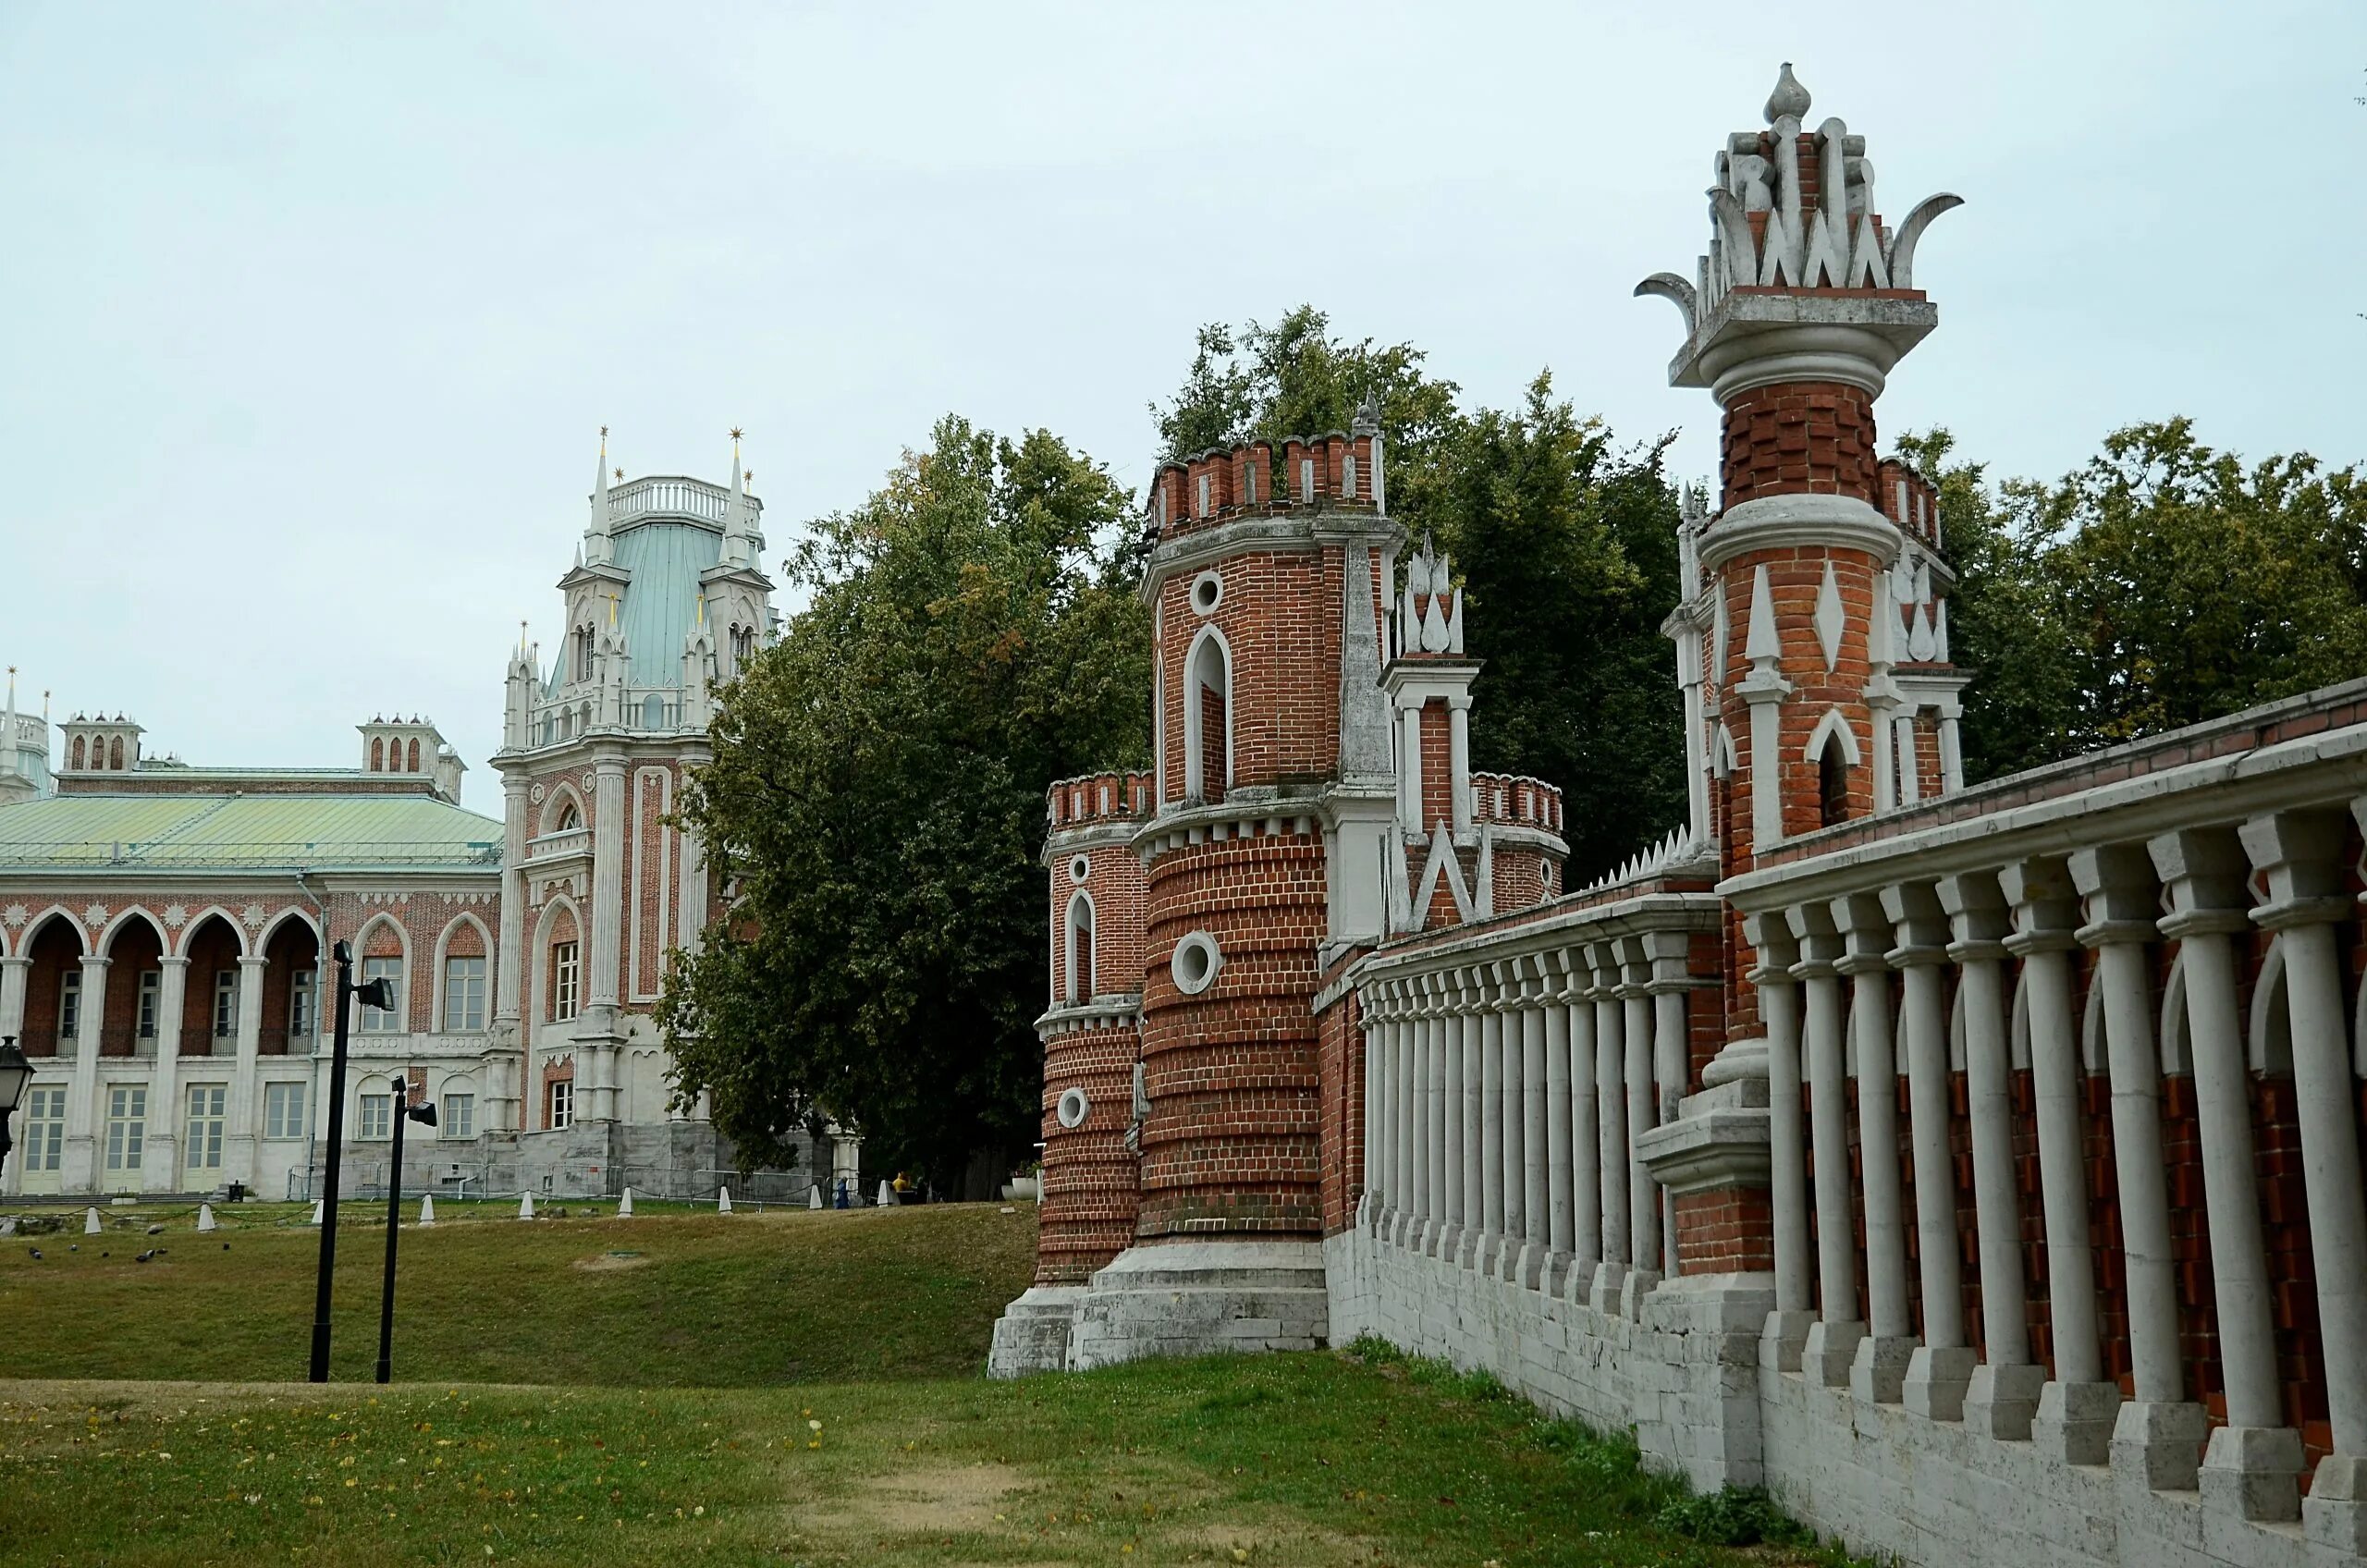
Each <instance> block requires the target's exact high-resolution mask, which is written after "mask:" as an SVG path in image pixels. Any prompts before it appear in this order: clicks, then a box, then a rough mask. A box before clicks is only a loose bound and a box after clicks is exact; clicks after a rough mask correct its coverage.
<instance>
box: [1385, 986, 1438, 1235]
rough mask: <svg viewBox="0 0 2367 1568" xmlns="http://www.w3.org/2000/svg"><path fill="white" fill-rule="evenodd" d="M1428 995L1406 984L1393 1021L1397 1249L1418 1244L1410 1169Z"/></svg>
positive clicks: (1417, 1141)
mask: <svg viewBox="0 0 2367 1568" xmlns="http://www.w3.org/2000/svg"><path fill="white" fill-rule="evenodd" d="M1428 1006H1429V989H1428V987H1427V986H1423V985H1421V984H1420V983H1419V982H1414V981H1409V982H1407V983H1406V985H1405V986H1404V988H1403V990H1402V991H1401V992H1400V996H1399V1012H1398V1018H1397V1135H1396V1138H1395V1140H1394V1143H1393V1146H1392V1150H1391V1153H1392V1156H1393V1157H1394V1164H1395V1167H1396V1171H1397V1175H1396V1178H1395V1185H1394V1187H1393V1189H1392V1192H1391V1194H1390V1205H1391V1207H1392V1208H1394V1209H1395V1210H1396V1219H1393V1220H1392V1222H1391V1224H1390V1228H1389V1233H1390V1235H1391V1236H1392V1238H1393V1239H1394V1240H1395V1241H1396V1243H1397V1244H1398V1245H1399V1246H1401V1247H1411V1246H1415V1245H1417V1244H1418V1243H1419V1242H1420V1236H1419V1233H1418V1231H1417V1227H1418V1226H1419V1224H1420V1220H1419V1219H1418V1218H1417V1216H1418V1213H1419V1211H1418V1210H1417V1208H1416V1207H1415V1204H1414V1167H1415V1164H1416V1162H1417V1161H1418V1160H1419V1159H1420V1158H1421V1149H1422V1128H1423V1125H1424V1123H1423V1121H1422V1089H1421V1084H1422V1026H1423V1013H1424V1010H1425V1009H1426V1008H1427V1007H1428Z"/></svg>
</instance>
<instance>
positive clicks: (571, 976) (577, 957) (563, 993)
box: [550, 940, 583, 1023]
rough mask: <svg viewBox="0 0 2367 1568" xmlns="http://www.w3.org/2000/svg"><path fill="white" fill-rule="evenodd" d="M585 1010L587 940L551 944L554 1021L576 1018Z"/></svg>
mask: <svg viewBox="0 0 2367 1568" xmlns="http://www.w3.org/2000/svg"><path fill="white" fill-rule="evenodd" d="M582 1012H583V943H582V942H581V941H580V940H579V941H573V942H553V943H552V944H551V1017H550V1021H551V1022H552V1023H570V1022H572V1021H573V1020H574V1019H575V1018H576V1016H577V1015H578V1014H580V1013H582Z"/></svg>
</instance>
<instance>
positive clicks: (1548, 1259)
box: [1541, 952, 1593, 1296]
mask: <svg viewBox="0 0 2367 1568" xmlns="http://www.w3.org/2000/svg"><path fill="white" fill-rule="evenodd" d="M1542 962H1543V963H1544V965H1545V982H1544V991H1543V997H1544V1004H1545V1012H1544V1023H1545V1272H1544V1277H1543V1280H1542V1281H1541V1284H1542V1288H1543V1290H1544V1292H1545V1293H1546V1294H1547V1295H1551V1296H1558V1295H1560V1294H1561V1293H1562V1292H1563V1290H1564V1287H1565V1286H1566V1285H1567V1284H1568V1282H1569V1278H1570V1265H1571V1264H1572V1263H1573V1262H1575V1261H1576V1257H1577V1235H1578V1227H1577V1207H1576V1203H1577V1197H1576V1194H1577V1179H1578V1172H1577V1168H1576V1164H1575V1162H1574V1161H1573V1159H1572V1158H1571V1151H1572V1150H1573V1149H1575V1148H1576V1147H1578V1146H1579V1145H1578V1143H1577V1141H1576V1136H1575V1128H1576V1123H1575V1122H1574V1121H1572V1120H1571V1110H1570V1103H1571V1102H1570V1085H1571V1078H1572V1073H1571V1068H1572V1067H1573V1065H1574V1062H1573V1060H1572V1058H1571V1055H1570V1005H1571V995H1572V993H1571V989H1570V955H1569V954H1568V953H1566V952H1557V953H1548V954H1546V955H1544V958H1543V960H1542ZM1587 1065H1588V1068H1589V1069H1591V1068H1592V1067H1593V1063H1592V1062H1591V1061H1589V1062H1588V1064H1587ZM1592 1075H1593V1074H1592V1072H1591V1071H1589V1072H1588V1076H1589V1077H1591V1076H1592Z"/></svg>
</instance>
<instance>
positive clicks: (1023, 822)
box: [657, 418, 1150, 1175]
mask: <svg viewBox="0 0 2367 1568" xmlns="http://www.w3.org/2000/svg"><path fill="white" fill-rule="evenodd" d="M1130 507H1131V501H1130V497H1129V496H1128V495H1127V494H1126V492H1125V491H1123V490H1122V488H1120V487H1119V486H1118V485H1117V484H1115V483H1114V482H1113V481H1112V480H1111V479H1110V475H1109V473H1108V472H1106V471H1105V470H1104V469H1103V468H1102V467H1100V466H1099V465H1098V464H1096V463H1094V462H1093V461H1091V460H1090V459H1087V458H1085V456H1084V455H1082V454H1080V453H1076V452H1073V451H1072V450H1070V449H1069V448H1068V447H1066V446H1065V445H1063V444H1062V443H1061V441H1059V440H1058V439H1057V438H1056V437H1054V436H1052V435H1049V433H1046V432H1043V431H1034V432H1030V433H1028V434H1027V435H1025V436H1024V438H1022V439H1021V440H1019V441H1018V442H1015V443H1014V442H1012V441H1008V440H999V439H998V438H996V437H995V436H994V435H992V434H991V433H989V432H986V431H982V430H975V429H973V428H972V427H971V426H970V425H969V424H968V423H965V422H963V421H962V420H960V419H955V418H948V419H946V420H944V421H942V422H941V423H939V424H938V426H937V428H936V430H935V432H934V433H933V435H932V440H931V443H930V446H929V447H928V448H927V449H926V451H923V452H919V453H907V454H906V456H905V459H904V460H903V462H902V463H901V465H900V466H899V467H898V468H897V469H896V470H895V471H894V472H892V473H891V474H890V475H889V480H888V483H887V484H886V486H885V487H884V488H883V489H881V490H880V491H878V492H877V494H875V495H874V496H872V497H871V498H870V500H869V501H868V502H867V503H866V504H865V506H863V507H862V508H858V509H856V510H854V511H852V512H848V513H841V514H837V515H834V516H831V517H828V518H825V519H823V520H821V521H818V522H816V523H815V524H813V525H812V528H811V533H810V537H809V540H808V542H807V543H806V544H805V545H803V547H802V548H801V550H800V552H799V554H798V556H797V557H796V559H795V560H794V562H793V563H792V569H791V575H792V577H793V578H794V579H795V580H797V581H801V582H805V583H808V584H810V585H811V586H812V588H813V591H814V592H813V599H812V602H811V605H810V606H809V607H808V608H807V609H806V610H804V611H803V613H802V614H800V615H798V616H797V617H796V618H795V619H793V620H792V621H791V624H790V627H789V629H788V631H787V632H786V634H785V635H784V636H783V638H782V640H781V641H780V642H779V643H778V644H777V645H775V646H773V647H771V648H768V649H766V650H764V651H763V652H761V653H760V654H759V655H757V657H756V658H755V659H754V661H753V663H752V664H751V665H750V666H749V667H748V668H747V669H746V670H745V671H744V672H743V673H742V675H741V676H740V677H739V679H737V680H734V681H732V682H731V683H730V684H729V685H728V686H727V687H726V688H725V689H724V690H723V691H722V692H720V693H719V697H720V702H719V705H718V717H717V719H716V722H715V726H714V732H713V733H714V747H715V760H714V761H713V762H712V763H711V764H709V765H708V766H705V767H704V768H702V769H701V770H700V771H699V773H698V774H697V775H696V776H695V777H694V778H693V779H692V781H691V782H690V783H689V784H688V785H687V786H686V788H685V790H684V794H683V803H682V808H681V817H682V821H683V823H684V824H685V826H687V827H691V828H692V829H693V830H695V831H696V832H697V834H698V835H699V837H700V839H701V841H702V842H703V843H704V844H705V846H706V851H707V854H708V858H709V864H710V866H711V868H712V871H711V875H712V876H714V877H715V879H716V882H717V886H719V887H721V888H725V889H726V892H727V907H726V910H725V913H724V915H723V917H722V919H721V920H720V921H718V922H717V923H716V924H715V925H713V926H711V927H710V928H709V930H708V931H707V933H706V935H705V940H704V942H703V944H702V946H701V949H700V950H699V951H698V952H696V953H695V954H687V955H679V956H678V959H677V962H675V963H674V965H673V966H672V967H671V971H670V973H669V975H668V981H667V986H666V989H665V993H664V996H663V997H662V998H661V1000H660V1002H659V1004H658V1009H657V1017H658V1022H659V1023H660V1024H661V1026H662V1027H663V1028H664V1030H665V1031H666V1034H667V1037H668V1044H669V1046H670V1047H671V1048H672V1050H673V1052H674V1055H675V1061H676V1066H675V1069H674V1072H675V1079H674V1084H675V1090H676V1094H677V1096H678V1098H679V1099H681V1100H684V1101H687V1100H688V1099H690V1098H691V1097H693V1096H695V1095H696V1094H697V1093H698V1092H700V1091H701V1090H704V1091H705V1092H706V1093H707V1094H708V1096H710V1098H709V1106H710V1110H711V1113H712V1115H713V1117H714V1120H715V1122H716V1124H717V1128H718V1129H719V1130H720V1131H722V1132H723V1133H726V1134H728V1135H729V1136H730V1137H731V1138H732V1139H733V1141H734V1142H735V1143H736V1144H737V1145H739V1146H740V1148H741V1150H742V1158H750V1159H778V1158H780V1156H781V1154H782V1152H783V1150H784V1148H785V1146H786V1145H787V1143H788V1141H789V1138H790V1135H791V1133H792V1132H794V1131H795V1130H796V1129H797V1128H798V1127H799V1126H800V1125H801V1124H802V1122H803V1119H804V1118H805V1117H806V1116H807V1115H808V1114H809V1113H810V1112H813V1111H817V1110H818V1111H820V1112H822V1113H825V1114H828V1115H830V1116H833V1117H835V1118H837V1119H838V1120H839V1121H841V1122H842V1123H845V1124H848V1125H851V1126H852V1128H854V1129H855V1130H856V1131H858V1132H860V1133H862V1134H863V1135H864V1136H865V1139H866V1140H867V1143H868V1146H869V1147H870V1149H871V1150H872V1151H873V1153H874V1154H875V1155H876V1156H877V1158H878V1159H879V1160H880V1161H881V1162H882V1163H883V1164H885V1165H905V1166H925V1167H926V1168H927V1169H929V1170H934V1171H937V1172H939V1173H940V1174H941V1175H946V1174H950V1173H952V1172H955V1171H958V1170H961V1169H962V1168H963V1166H964V1165H966V1164H967V1163H968V1162H969V1161H970V1159H971V1158H972V1157H973V1156H974V1155H976V1154H978V1153H979V1152H980V1151H990V1152H992V1153H994V1154H995V1155H997V1156H998V1157H1007V1156H1010V1155H1012V1154H1015V1153H1016V1152H1018V1151H1020V1150H1023V1149H1024V1148H1025V1147H1027V1146H1028V1145H1032V1144H1033V1142H1034V1141H1035V1138H1036V1127H1037V1119H1038V1114H1039V1112H1038V1096H1039V1094H1040V1092H1041V1083H1042V1072H1041V1050H1040V1047H1039V1044H1038V1042H1037V1040H1036V1035H1035V1031H1034V1028H1033V1020H1034V1017H1035V1014H1036V1011H1037V1010H1038V1008H1039V1006H1040V1003H1041V998H1042V993H1043V900H1044V883H1043V871H1042V868H1041V865H1040V864H1039V862H1038V857H1039V855H1040V854H1041V852H1042V848H1043V834H1044V790H1045V788H1046V786H1047V785H1048V784H1049V783H1050V781H1051V780H1053V779H1054V778H1061V777H1065V776H1068V775H1072V774H1074V773H1079V772H1083V771H1086V770H1088V769H1092V768H1098V767H1106V766H1126V765H1134V766H1139V765H1140V764H1141V762H1142V761H1143V760H1144V755H1145V748H1146V746H1147V736H1148V732H1149V715H1148V710H1147V696H1148V692H1149V687H1150V675H1149V632H1148V626H1147V619H1146V617H1145V615H1144V613H1143V611H1142V608H1141V606H1139V605H1138V604H1137V603H1136V602H1135V601H1134V597H1133V594H1132V592H1131V586H1132V585H1131V583H1129V582H1124V581H1122V578H1121V576H1120V574H1119V571H1118V570H1117V567H1116V564H1115V563H1116V561H1117V558H1118V557H1119V555H1120V553H1121V545H1120V544H1119V537H1120V535H1121V533H1122V520H1123V519H1124V518H1125V517H1126V515H1127V514H1128V512H1129V510H1130ZM998 1174H999V1172H998Z"/></svg>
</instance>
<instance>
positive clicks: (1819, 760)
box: [1816, 735, 1849, 827]
mask: <svg viewBox="0 0 2367 1568" xmlns="http://www.w3.org/2000/svg"><path fill="white" fill-rule="evenodd" d="M1816 797H1817V822H1818V825H1819V826H1821V827H1832V826H1833V825H1834V823H1836V822H1846V821H1848V820H1849V759H1848V758H1847V757H1846V756H1844V755H1842V754H1841V740H1840V737H1839V736H1837V735H1828V736H1826V737H1825V740H1824V750H1822V751H1821V752H1819V753H1817V755H1816Z"/></svg>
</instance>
